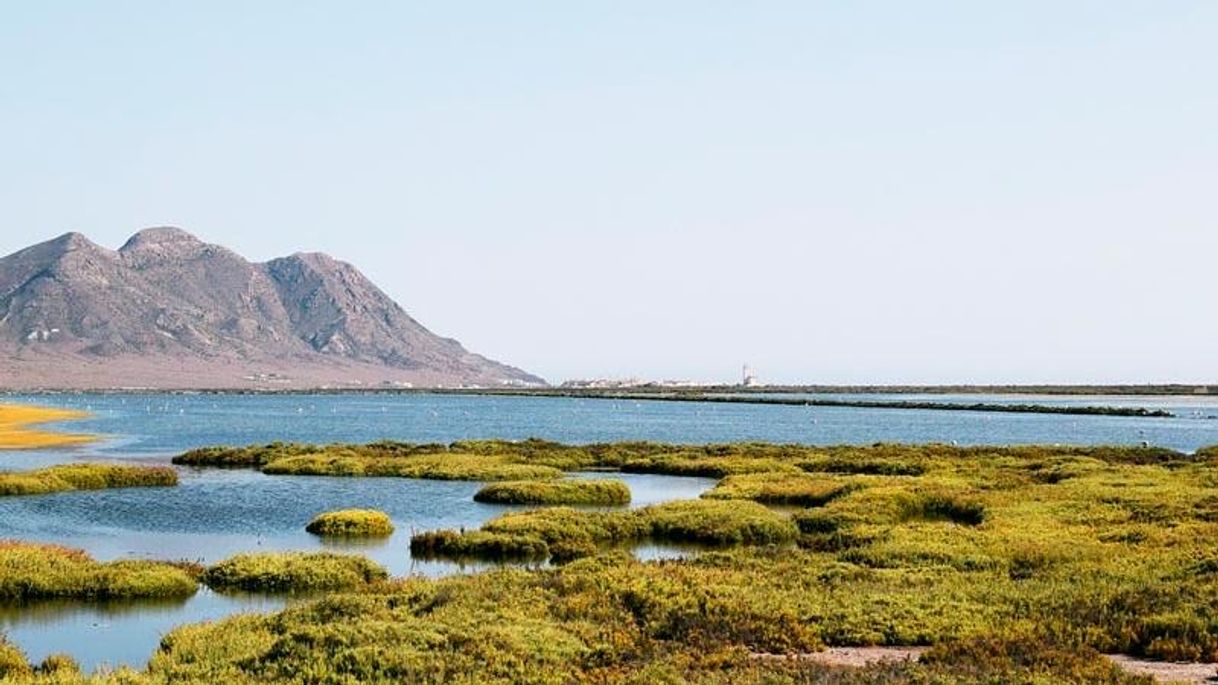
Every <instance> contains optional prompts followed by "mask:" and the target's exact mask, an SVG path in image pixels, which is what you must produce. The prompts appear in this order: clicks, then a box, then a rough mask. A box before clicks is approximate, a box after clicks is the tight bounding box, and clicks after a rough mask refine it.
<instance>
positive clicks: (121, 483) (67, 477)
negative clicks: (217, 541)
mask: <svg viewBox="0 0 1218 685" xmlns="http://www.w3.org/2000/svg"><path fill="white" fill-rule="evenodd" d="M177 484H178V473H177V471H174V470H173V469H172V468H169V467H166V466H123V465H117V464H63V465H59V466H49V467H47V468H43V469H37V470H34V471H15V472H9V473H0V497H4V496H16V495H45V494H48V493H53V492H66V491H69V490H103V489H107V488H135V487H171V486H174V485H177Z"/></svg>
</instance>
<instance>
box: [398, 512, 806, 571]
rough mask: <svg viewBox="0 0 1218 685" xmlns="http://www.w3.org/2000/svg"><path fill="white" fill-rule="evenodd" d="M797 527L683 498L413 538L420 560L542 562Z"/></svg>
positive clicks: (746, 539)
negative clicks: (621, 547) (647, 543)
mask: <svg viewBox="0 0 1218 685" xmlns="http://www.w3.org/2000/svg"><path fill="white" fill-rule="evenodd" d="M797 534H798V530H797V528H796V526H795V525H794V524H793V523H792V522H791V521H790V520H789V518H788V517H786V516H784V515H783V514H781V513H779V512H775V511H773V510H771V509H768V508H766V507H764V506H762V505H760V504H756V503H754V502H723V501H710V500H703V501H681V502H669V503H667V504H657V505H654V506H650V507H644V508H642V509H636V510H633V511H586V510H577V509H571V508H567V507H551V508H545V509H536V510H532V511H525V512H514V513H508V514H504V515H503V516H500V517H498V518H494V519H491V520H490V521H488V522H487V523H486V524H485V525H483V526H482V528H481V529H480V530H477V531H469V532H464V533H458V532H456V531H451V530H449V531H431V532H426V533H419V534H417V535H415V536H414V537H412V538H411V541H410V548H411V551H412V552H413V553H415V554H418V555H420V556H424V557H428V556H444V557H455V558H462V557H486V558H493V559H512V558H517V559H547V558H549V557H551V556H555V557H556V560H557V561H569V560H571V559H573V558H577V557H580V556H587V555H589V554H595V553H596V552H597V550H598V549H599V548H600V547H603V546H613V545H625V544H629V543H636V542H640V541H644V540H663V541H671V542H682V543H696V544H703V545H719V546H723V545H771V544H784V543H789V542H791V541H792V540H794V539H795V537H796V535H797Z"/></svg>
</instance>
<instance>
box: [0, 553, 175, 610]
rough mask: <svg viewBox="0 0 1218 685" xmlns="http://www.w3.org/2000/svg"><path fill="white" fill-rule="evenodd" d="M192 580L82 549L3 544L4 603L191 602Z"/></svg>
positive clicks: (162, 567) (0, 590)
mask: <svg viewBox="0 0 1218 685" xmlns="http://www.w3.org/2000/svg"><path fill="white" fill-rule="evenodd" d="M197 589H198V585H197V583H196V582H195V579H194V578H193V577H192V575H191V574H190V573H189V572H188V571H186V570H184V569H182V568H180V567H178V566H176V565H173V564H168V563H163V562H155V561H142V560H140V561H136V560H122V561H110V562H104V563H103V562H99V561H95V560H93V558H92V557H90V556H89V555H87V554H85V553H84V552H83V551H81V550H78V549H71V548H67V547H59V546H56V545H40V544H35V543H26V542H17V541H0V600H3V601H6V602H19V601H28V600H36V599H52V598H61V599H81V600H109V599H137V598H170V597H189V596H190V595H193V594H194V593H195V591H196V590H197Z"/></svg>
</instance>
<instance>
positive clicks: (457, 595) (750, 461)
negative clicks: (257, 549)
mask: <svg viewBox="0 0 1218 685" xmlns="http://www.w3.org/2000/svg"><path fill="white" fill-rule="evenodd" d="M523 444H524V443H482V444H479V445H478V446H476V447H470V446H468V445H467V446H465V447H463V448H462V449H461V450H457V451H456V452H457V453H459V454H467V455H480V456H496V457H500V458H507V459H509V460H510V461H509V462H508V463H518V464H524V465H544V466H548V467H551V468H555V469H561V470H576V469H580V468H588V467H591V466H602V467H605V466H616V467H618V468H626V467H627V465H628V464H631V463H635V464H638V463H643V464H644V465H655V466H656V468H666V466H665V465H666V464H681V466H680V468H685V466H688V465H691V464H692V465H698V463H699V462H701V467H706V468H705V470H703V471H702V472H703V473H711V472H718V473H722V474H724V476H735V475H740V474H767V475H760V476H757V477H756V478H751V479H740V480H737V481H736V482H735V483H734V484H733V483H732V482H731V481H730V480H728V481H726V482H724V483H722V484H721V488H720V493H721V494H723V493H734V494H735V493H738V494H740V496H741V497H742V498H743V499H704V500H698V501H693V502H680V503H674V504H670V505H662V506H659V507H648V508H645V509H640V510H638V511H634V512H632V511H589V510H576V509H571V508H546V509H539V510H534V511H526V512H518V513H512V514H507V515H504V516H501V517H499V518H497V519H493V520H491V521H490V522H488V523H487V524H486V525H485V526H484V527H483V528H482V529H481V530H479V531H472V532H469V533H464V534H463V533H461V532H458V531H446V532H445V531H441V532H438V533H430V534H426V535H424V536H419V537H417V538H416V539H415V541H412V547H416V546H417V547H418V548H419V550H420V552H421V553H426V552H428V551H436V550H437V549H441V548H443V549H445V550H446V551H453V550H454V548H460V547H462V546H464V547H465V548H466V550H467V552H468V550H474V552H473V553H480V551H481V550H484V549H497V550H500V551H502V552H505V554H503V555H502V556H517V555H516V554H515V553H516V552H517V551H518V550H523V549H533V550H535V551H534V552H533V553H530V554H522V555H519V556H525V557H544V556H547V555H548V556H551V557H555V558H556V559H558V560H563V561H570V563H566V564H563V565H561V566H555V567H547V568H540V569H523V568H505V569H499V570H494V571H491V572H486V573H480V574H476V575H468V576H456V577H450V578H444V579H437V580H429V579H422V578H414V579H408V580H401V581H394V582H380V583H372V584H371V585H368V584H366V581H365V584H361V585H360V586H359V587H358V588H357V591H353V592H347V593H342V594H333V595H329V596H326V597H324V598H322V599H320V600H318V601H314V602H309V603H306V604H302V605H298V606H294V607H292V608H290V609H288V610H286V611H284V612H281V613H278V614H275V615H270V616H249V615H247V616H237V617H233V618H230V619H226V620H224V621H220V622H217V623H211V624H204V625H195V626H186V627H183V628H179V629H177V630H175V631H173V632H172V633H170V634H169V635H167V636H166V637H165V639H164V641H163V643H162V649H161V650H160V651H159V652H158V653H157V654H156V655H155V656H154V657H153V659H152V660H151V662H150V664H149V667H148V670H147V671H146V672H145V673H140V674H126V675H124V678H126V680H124V681H123V682H126V683H130V684H133V685H144V684H145V683H147V684H149V685H152V684H156V685H163V684H167V683H171V682H172V683H178V684H182V683H185V684H190V685H193V684H195V683H213V682H233V683H253V682H266V683H285V684H286V683H304V682H308V683H348V682H360V683H373V684H377V683H398V682H419V683H438V682H461V683H491V684H499V683H523V684H535V685H549V684H554V685H558V684H560V683H561V684H567V683H573V684H584V683H638V684H642V683H685V682H689V683H699V684H701V685H721V684H722V685H725V684H727V683H736V684H741V683H742V684H745V685H762V684H763V683H764V684H766V685H780V684H783V685H795V684H801V685H812V684H813V683H815V684H817V685H862V684H863V683H868V684H872V685H875V684H879V685H897V684H898V683H900V684H911V685H946V684H948V683H952V684H958V685H997V684H999V683H1002V684H1004V685H1006V684H1011V685H1049V684H1053V685H1058V684H1064V685H1084V684H1086V685H1092V684H1099V685H1135V684H1137V685H1149V684H1150V682H1151V681H1150V679H1149V678H1145V677H1135V676H1130V675H1126V674H1122V673H1121V672H1120V671H1118V670H1117V669H1116V668H1115V667H1114V666H1113V665H1112V664H1110V663H1109V662H1107V661H1105V660H1104V659H1103V658H1102V657H1100V656H1098V654H1097V652H1101V651H1102V652H1121V653H1128V654H1133V655H1137V656H1144V657H1149V658H1159V659H1170V660H1201V661H1218V552H1216V551H1215V550H1216V549H1218V494H1215V492H1218V490H1215V488H1218V464H1215V463H1214V461H1213V460H1212V458H1211V457H1209V456H1206V455H1184V454H1180V453H1177V452H1173V451H1170V450H1159V449H1143V448H1125V447H1113V448H1072V447H1010V448H956V447H951V446H946V445H927V446H901V445H873V446H864V447H832V448H802V447H791V446H767V445H739V446H712V447H705V448H703V447H684V446H662V445H661V446H656V445H647V444H643V443H637V444H625V445H612V446H589V447H577V448H576V447H571V448H568V447H565V446H558V447H552V446H549V445H548V444H545V443H540V442H534V443H532V444H531V445H529V446H527V447H520V446H519V445H523ZM450 447H451V446H445V447H443V448H437V449H436V451H434V452H432V454H443V453H446V452H447V451H448V450H449V449H450ZM505 455H506V456H505ZM851 463H861V464H866V465H867V466H865V467H862V468H861V469H860V468H851V467H850V466H849V465H850V464H851ZM776 465H777V468H775V466H776ZM826 465H829V466H826ZM776 473H777V474H788V475H789V476H790V477H792V478H794V479H796V480H798V481H799V482H800V483H804V484H807V483H811V482H812V481H815V482H816V483H818V484H819V485H817V486H816V487H818V488H819V487H822V486H823V487H824V488H826V489H828V488H835V487H838V486H840V487H842V488H844V490H843V491H842V492H839V493H837V494H836V495H835V496H834V497H831V498H828V499H826V500H825V501H823V502H819V505H818V506H810V507H806V508H804V509H802V510H800V511H797V512H795V513H793V514H792V515H789V516H788V515H787V514H784V513H779V512H776V511H773V510H771V509H768V508H767V507H765V506H764V505H762V504H760V503H758V502H755V501H750V499H752V498H753V497H750V495H753V496H756V495H755V493H760V492H765V491H767V490H768V489H769V488H773V487H776V486H775V483H776V482H778V483H781V480H780V479H779V477H778V476H775V475H773V474H776ZM805 479H812V480H805ZM807 491H810V490H807V489H806V488H805V492H807ZM824 491H828V490H824ZM824 491H821V492H824ZM729 496H730V495H729ZM796 506H799V505H796ZM647 537H663V538H666V539H676V540H700V541H703V542H710V543H713V544H726V545H728V546H727V547H726V548H723V549H721V550H719V551H707V552H704V553H702V554H699V555H696V556H693V557H691V558H687V559H682V560H670V561H663V562H652V563H642V562H639V561H637V560H635V559H633V558H632V557H630V556H629V555H628V554H625V553H621V552H617V551H612V550H605V549H604V547H605V546H607V545H611V544H613V543H617V542H630V541H635V540H639V539H643V538H647ZM793 538H794V539H795V541H796V543H797V544H796V545H794V546H792V545H789V544H788V545H782V544H769V543H781V542H783V541H789V540H791V539H793ZM750 543H751V544H750ZM457 551H460V550H457ZM579 557H584V558H579ZM249 565H250V566H252V567H254V568H255V569H256V568H257V567H259V566H261V565H263V564H262V563H261V562H255V563H251V564H249ZM306 566H307V564H306ZM209 575H210V572H209ZM233 575H234V576H236V577H243V576H244V577H251V578H253V577H259V574H258V573H256V572H245V573H236V574H233ZM234 585H236V586H240V585H239V584H238V583H234ZM285 586H286V585H285ZM249 587H250V588H252V589H257V588H260V587H264V585H263V584H262V583H260V582H259V583H253V584H251V585H250V586H249ZM823 645H834V646H861V645H933V646H934V647H933V649H932V650H931V651H930V652H929V653H928V654H927V655H926V657H924V659H923V660H922V661H921V662H918V663H913V664H900V665H889V666H874V667H868V668H864V669H858V670H850V669H841V670H834V669H831V668H829V667H825V666H821V665H817V664H813V663H809V662H808V660H805V659H800V658H798V655H799V654H802V653H806V652H810V651H815V650H817V649H819V648H820V647H821V646H823ZM3 658H4V657H3V656H2V653H0V659H3ZM27 667H28V666H27ZM38 677H39V676H37V675H35V676H30V678H33V679H34V680H35V681H37V678H38ZM46 682H47V683H48V685H49V683H50V682H51V681H46ZM114 682H117V681H114ZM99 685H100V684H99ZM105 685H111V684H110V683H106V684H105Z"/></svg>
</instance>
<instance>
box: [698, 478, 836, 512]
mask: <svg viewBox="0 0 1218 685" xmlns="http://www.w3.org/2000/svg"><path fill="white" fill-rule="evenodd" d="M857 487H860V486H859V484H858V483H855V482H853V481H849V480H845V479H841V478H832V477H823V476H813V475H809V474H802V473H789V472H780V473H746V474H740V475H736V476H728V477H726V478H724V479H723V480H721V481H719V483H718V484H717V485H716V486H715V487H714V488H713V489H711V490H708V491H707V492H705V493H703V495H702V497H704V498H707V499H726V500H731V499H747V500H753V501H754V502H761V503H762V504H779V505H787V506H799V507H821V506H824V505H826V504H828V503H829V502H832V501H833V500H835V499H837V498H838V497H841V496H842V495H845V494H846V493H848V492H850V491H851V490H853V489H855V488H857Z"/></svg>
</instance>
